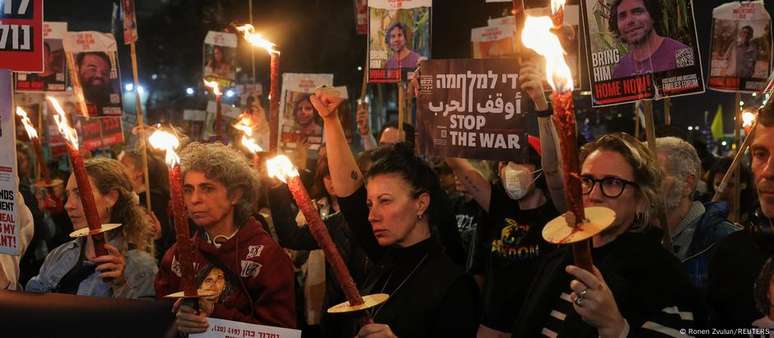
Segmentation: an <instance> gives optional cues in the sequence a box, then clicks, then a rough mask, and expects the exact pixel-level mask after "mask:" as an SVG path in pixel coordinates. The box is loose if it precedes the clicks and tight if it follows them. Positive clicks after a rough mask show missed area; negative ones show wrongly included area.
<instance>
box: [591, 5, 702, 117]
mask: <svg viewBox="0 0 774 338" xmlns="http://www.w3.org/2000/svg"><path fill="white" fill-rule="evenodd" d="M616 3H617V5H616ZM616 3H613V4H608V3H606V2H604V1H598V0H581V13H582V17H583V19H584V20H585V24H586V30H587V31H586V34H585V39H586V46H588V48H586V49H585V50H586V59H587V63H588V68H589V77H590V83H591V91H592V105H593V106H604V105H613V104H622V103H628V102H633V101H637V100H641V99H660V98H663V97H669V96H681V95H690V94H698V93H702V92H704V78H703V75H702V68H701V58H700V55H701V53H700V52H699V43H698V39H697V35H696V26H695V22H694V18H693V3H692V2H691V1H690V0H680V1H673V0H653V1H648V3H649V4H651V5H648V6H645V4H644V3H643V2H641V1H633V0H624V1H620V2H616ZM633 13H642V14H641V15H634V14H633ZM663 18H669V20H664V19H663Z"/></svg>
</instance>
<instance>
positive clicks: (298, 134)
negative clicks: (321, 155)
mask: <svg viewBox="0 0 774 338" xmlns="http://www.w3.org/2000/svg"><path fill="white" fill-rule="evenodd" d="M320 86H329V87H330V86H333V74H297V73H285V74H282V95H281V97H280V111H279V135H280V139H279V146H280V148H282V149H296V148H298V147H299V146H300V144H301V143H305V144H307V145H308V146H309V150H316V149H319V147H320V143H322V121H321V120H320V116H319V115H318V113H317V111H316V110H315V109H314V107H313V106H312V103H311V102H310V101H309V96H310V95H311V94H312V93H314V90H315V89H317V88H318V87H320Z"/></svg>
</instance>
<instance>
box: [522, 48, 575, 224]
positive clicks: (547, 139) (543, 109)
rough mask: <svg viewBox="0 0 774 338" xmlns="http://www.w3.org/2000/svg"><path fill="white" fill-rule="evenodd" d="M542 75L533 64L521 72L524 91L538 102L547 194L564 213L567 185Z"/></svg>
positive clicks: (523, 66)
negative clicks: (565, 185)
mask: <svg viewBox="0 0 774 338" xmlns="http://www.w3.org/2000/svg"><path fill="white" fill-rule="evenodd" d="M542 79H543V75H542V73H541V72H540V71H539V70H538V68H537V67H536V65H535V64H534V63H532V62H525V63H523V64H522V66H521V69H520V70H519V82H520V83H521V89H522V90H524V91H525V92H527V95H529V97H530V98H531V99H532V102H533V103H535V111H536V112H537V119H538V134H539V136H540V149H541V152H542V153H543V154H542V156H541V159H540V164H541V166H542V167H543V174H544V175H545V176H546V184H547V185H548V193H549V196H550V197H551V201H552V202H553V203H554V206H555V207H556V210H559V212H564V211H565V210H566V209H567V208H566V206H565V201H564V183H563V181H562V171H561V170H560V169H559V168H561V163H560V161H561V160H560V156H559V151H558V149H557V148H556V145H557V144H559V142H558V140H559V138H558V135H557V134H556V129H555V128H554V122H553V121H552V120H551V111H550V107H549V106H548V101H546V97H545V95H544V94H543V80H542Z"/></svg>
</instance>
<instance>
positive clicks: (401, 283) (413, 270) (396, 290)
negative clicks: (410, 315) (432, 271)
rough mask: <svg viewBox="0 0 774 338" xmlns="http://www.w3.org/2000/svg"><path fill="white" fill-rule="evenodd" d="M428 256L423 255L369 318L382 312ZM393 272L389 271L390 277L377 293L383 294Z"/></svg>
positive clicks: (426, 254)
mask: <svg viewBox="0 0 774 338" xmlns="http://www.w3.org/2000/svg"><path fill="white" fill-rule="evenodd" d="M428 255H429V253H425V255H424V256H423V257H422V259H420V260H419V263H417V265H415V266H414V268H413V269H412V270H411V272H409V274H408V275H406V278H403V280H402V281H401V282H400V284H398V287H396V288H395V290H392V294H390V298H387V300H386V301H384V303H381V304H379V307H377V308H376V310H375V311H374V312H373V313H372V314H371V318H376V315H378V314H379V311H381V310H382V308H383V307H384V305H385V304H387V302H389V301H390V300H391V299H393V298H394V297H395V295H396V294H397V293H398V291H399V290H400V288H401V287H402V286H403V284H406V282H408V280H409V279H410V278H411V276H413V275H414V272H417V269H419V266H420V265H422V263H424V262H425V260H426V259H427V256H428ZM394 272H395V269H393V270H392V271H390V275H389V276H387V280H386V281H385V282H384V286H382V290H381V291H379V293H384V289H386V288H387V284H390V279H392V274H393V273H394Z"/></svg>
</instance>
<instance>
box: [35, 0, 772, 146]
mask: <svg viewBox="0 0 774 338" xmlns="http://www.w3.org/2000/svg"><path fill="white" fill-rule="evenodd" d="M114 2H115V3H116V5H117V4H118V1H117V0H115V1H108V0H79V1H62V0H48V1H45V19H46V20H47V21H67V22H68V23H69V30H70V31H79V30H98V31H110V30H111V16H112V11H113V3H114ZM540 2H542V1H540V0H539V1H537V3H538V4H539V3H540ZM726 2H729V1H720V0H694V2H693V4H694V14H695V20H696V26H697V28H698V34H699V44H700V47H701V54H702V63H703V66H704V76H705V79H706V77H707V74H708V73H707V72H708V70H707V67H708V60H707V58H708V53H709V41H710V31H711V20H712V9H713V8H714V7H716V6H718V5H720V4H722V3H726ZM526 3H527V7H533V6H535V2H534V1H529V0H527V1H526ZM135 6H136V12H137V17H138V27H139V37H140V38H139V41H138V44H137V50H138V58H139V62H140V66H139V68H140V69H139V70H140V82H141V84H142V85H143V86H144V88H145V90H146V91H147V92H148V95H149V100H148V102H147V110H148V115H149V116H148V117H149V120H150V121H151V122H156V121H159V120H167V119H173V120H176V119H179V118H180V117H179V116H176V115H175V114H180V112H181V111H182V109H183V108H186V109H190V108H193V109H202V108H203V107H204V105H205V103H206V97H205V96H204V95H203V94H202V93H201V90H197V95H195V96H187V95H186V93H185V88H186V87H194V88H201V85H200V83H201V71H202V41H203V39H204V36H205V34H206V32H207V31H208V30H223V29H224V28H225V27H226V26H227V25H228V24H229V23H230V22H236V23H239V24H241V23H247V22H248V21H249V20H248V18H249V10H248V6H249V4H248V1H247V0H241V1H237V0H147V1H146V0H136V4H135ZM772 6H773V5H772V4H771V3H767V4H766V7H767V9H768V11H769V12H770V13H771V11H772ZM510 7H511V4H510V2H507V3H494V4H491V3H484V0H436V1H433V13H432V20H433V26H432V34H433V38H432V57H433V58H468V57H470V56H471V51H470V42H469V41H470V29H471V28H474V27H480V26H486V20H487V19H488V18H490V17H500V16H503V14H506V13H508V12H509V10H510ZM354 13H355V10H354V0H254V1H253V22H254V25H255V26H256V29H257V31H259V32H262V33H263V35H264V36H265V37H266V38H267V39H269V40H271V41H273V42H275V43H276V44H277V45H278V49H279V50H280V51H281V52H282V57H281V65H280V68H281V71H282V72H306V73H313V72H323V73H333V74H334V80H335V83H336V85H347V86H348V87H349V92H350V93H351V94H350V96H351V97H352V96H357V93H358V92H359V90H360V82H361V81H362V71H359V70H358V66H361V65H363V62H364V60H365V49H366V38H365V36H361V35H357V34H356V32H355V18H354V15H355V14H354ZM117 24H118V23H117ZM117 31H119V30H118V28H117ZM117 39H118V42H119V46H120V47H119V48H120V49H119V53H120V54H121V65H122V68H123V70H122V71H123V73H122V80H123V82H124V83H128V82H131V72H130V69H131V67H130V61H129V48H128V47H126V46H124V45H123V43H122V41H121V36H120V35H119V34H117ZM249 50H250V48H249V47H248V46H247V45H245V44H244V43H243V41H240V47H239V65H240V67H241V69H242V74H243V76H246V77H249V75H250V73H251V63H250V52H249ZM255 67H256V68H255V69H256V77H257V80H258V82H261V83H262V84H263V85H264V88H268V55H267V54H266V53H265V52H263V51H258V50H257V51H256V52H255ZM154 74H156V75H157V76H156V79H155V80H153V79H152V75H154ZM379 87H380V86H378V85H370V86H369V92H370V93H371V94H376V93H377V92H382V94H384V95H385V97H387V98H388V99H387V101H389V97H391V96H392V95H394V90H393V87H394V86H386V85H381V88H379ZM743 100H744V101H750V102H752V97H750V96H749V95H743ZM584 101H586V102H584ZM587 101H588V98H587V97H585V98H584V99H580V100H579V101H578V102H577V105H578V106H579V108H580V109H579V111H580V112H579V118H580V119H581V121H583V120H584V119H585V117H588V118H589V121H590V122H591V123H592V125H593V124H597V123H598V124H603V125H605V126H606V127H607V129H608V130H628V131H630V132H631V131H632V130H633V128H634V122H633V121H632V114H631V110H632V106H631V105H622V106H617V107H613V108H606V109H596V110H593V111H592V110H589V109H584V107H588V106H589V103H588V102H587ZM393 102H394V101H393ZM662 102H663V101H659V102H656V103H655V104H654V107H655V116H656V124H657V125H661V124H663V115H662V113H661V112H662V110H663V103H662ZM671 102H672V110H671V111H672V124H673V125H674V126H675V127H676V128H681V129H682V130H686V126H701V127H702V129H706V127H708V125H707V124H705V113H704V112H705V111H708V112H709V114H706V116H707V119H708V120H709V121H707V123H709V122H711V120H712V117H713V116H714V113H715V110H716V108H717V106H718V105H719V104H721V105H723V107H724V112H725V126H726V132H728V133H730V132H731V130H732V125H733V121H732V118H733V114H732V112H733V108H734V107H733V106H734V94H729V93H719V92H713V91H709V90H708V91H707V92H706V93H704V94H699V95H693V96H687V97H678V98H673V99H672V100H671ZM388 106H389V108H391V109H394V108H392V107H394V103H392V102H390V103H388ZM382 109H388V108H387V107H384V108H383V107H375V111H377V112H378V111H380V110H381V111H382V113H383V112H384V110H382Z"/></svg>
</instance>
